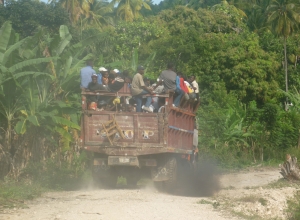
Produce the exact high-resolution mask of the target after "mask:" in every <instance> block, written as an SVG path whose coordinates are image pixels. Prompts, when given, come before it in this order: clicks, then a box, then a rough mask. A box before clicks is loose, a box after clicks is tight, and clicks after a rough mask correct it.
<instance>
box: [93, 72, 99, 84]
mask: <svg viewBox="0 0 300 220" xmlns="http://www.w3.org/2000/svg"><path fill="white" fill-rule="evenodd" d="M97 79H98V76H97V75H96V74H93V75H92V82H93V83H96V82H97Z"/></svg>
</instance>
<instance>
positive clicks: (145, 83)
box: [80, 61, 200, 112]
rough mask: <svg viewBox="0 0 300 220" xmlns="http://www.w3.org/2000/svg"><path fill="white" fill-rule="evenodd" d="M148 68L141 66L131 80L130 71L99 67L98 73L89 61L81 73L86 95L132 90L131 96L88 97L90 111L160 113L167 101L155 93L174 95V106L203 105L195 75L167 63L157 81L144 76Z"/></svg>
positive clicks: (83, 89)
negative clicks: (117, 110)
mask: <svg viewBox="0 0 300 220" xmlns="http://www.w3.org/2000/svg"><path fill="white" fill-rule="evenodd" d="M144 71H145V68H144V67H143V66H138V68H137V73H136V74H135V75H134V76H133V77H131V76H130V75H129V71H127V70H125V71H123V72H121V71H119V70H118V69H111V70H109V69H106V68H105V67H100V68H99V72H98V73H96V71H95V70H94V69H93V63H92V62H91V61H87V66H86V67H84V68H82V69H81V71H80V77H81V85H80V87H81V89H82V91H86V92H94V93H97V92H104V93H105V92H111V93H116V92H118V91H119V90H120V89H121V88H122V87H123V86H124V84H125V83H126V85H128V87H129V88H130V91H131V97H111V96H97V95H89V96H88V98H87V102H88V108H89V109H92V110H97V111H101V110H103V109H105V110H112V109H116V108H117V109H119V110H120V111H129V112H132V111H136V112H143V111H144V112H160V108H161V106H163V105H164V99H163V98H160V97H157V96H153V95H154V94H168V93H169V92H170V91H173V92H174V100H173V107H177V108H178V107H184V106H185V105H186V104H187V103H189V102H192V103H194V104H197V103H199V102H200V98H199V86H198V83H197V82H196V80H195V76H190V77H188V78H186V77H185V76H184V74H183V73H181V72H177V73H176V72H175V65H174V64H173V63H168V65H167V69H166V70H164V71H162V72H161V74H160V76H159V78H158V79H157V81H151V80H150V79H147V78H145V77H144Z"/></svg>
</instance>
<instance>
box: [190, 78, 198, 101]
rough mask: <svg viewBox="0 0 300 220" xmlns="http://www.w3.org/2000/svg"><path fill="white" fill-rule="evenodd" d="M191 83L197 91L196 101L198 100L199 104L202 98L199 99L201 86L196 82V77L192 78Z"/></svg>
mask: <svg viewBox="0 0 300 220" xmlns="http://www.w3.org/2000/svg"><path fill="white" fill-rule="evenodd" d="M190 82H191V85H192V87H193V89H194V91H195V95H196V99H197V102H198V101H199V99H200V97H199V85H198V83H197V82H196V77H195V76H194V75H193V76H191V77H190Z"/></svg>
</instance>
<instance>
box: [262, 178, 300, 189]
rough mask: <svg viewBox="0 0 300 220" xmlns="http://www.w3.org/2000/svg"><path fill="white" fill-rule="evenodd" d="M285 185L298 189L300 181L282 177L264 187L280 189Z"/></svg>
mask: <svg viewBox="0 0 300 220" xmlns="http://www.w3.org/2000/svg"><path fill="white" fill-rule="evenodd" d="M284 187H294V188H296V189H299V188H300V182H299V181H288V180H286V179H284V178H281V179H279V180H277V181H274V182H271V183H269V184H267V185H265V186H263V187H262V188H264V189H280V188H284Z"/></svg>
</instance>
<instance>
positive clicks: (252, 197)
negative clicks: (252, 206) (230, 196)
mask: <svg viewBox="0 0 300 220" xmlns="http://www.w3.org/2000/svg"><path fill="white" fill-rule="evenodd" d="M236 201H237V202H247V203H256V202H259V203H260V204H261V205H262V206H266V205H267V203H268V200H266V199H264V198H262V197H258V196H256V195H248V196H244V197H241V198H238V199H237V200H236Z"/></svg>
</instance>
